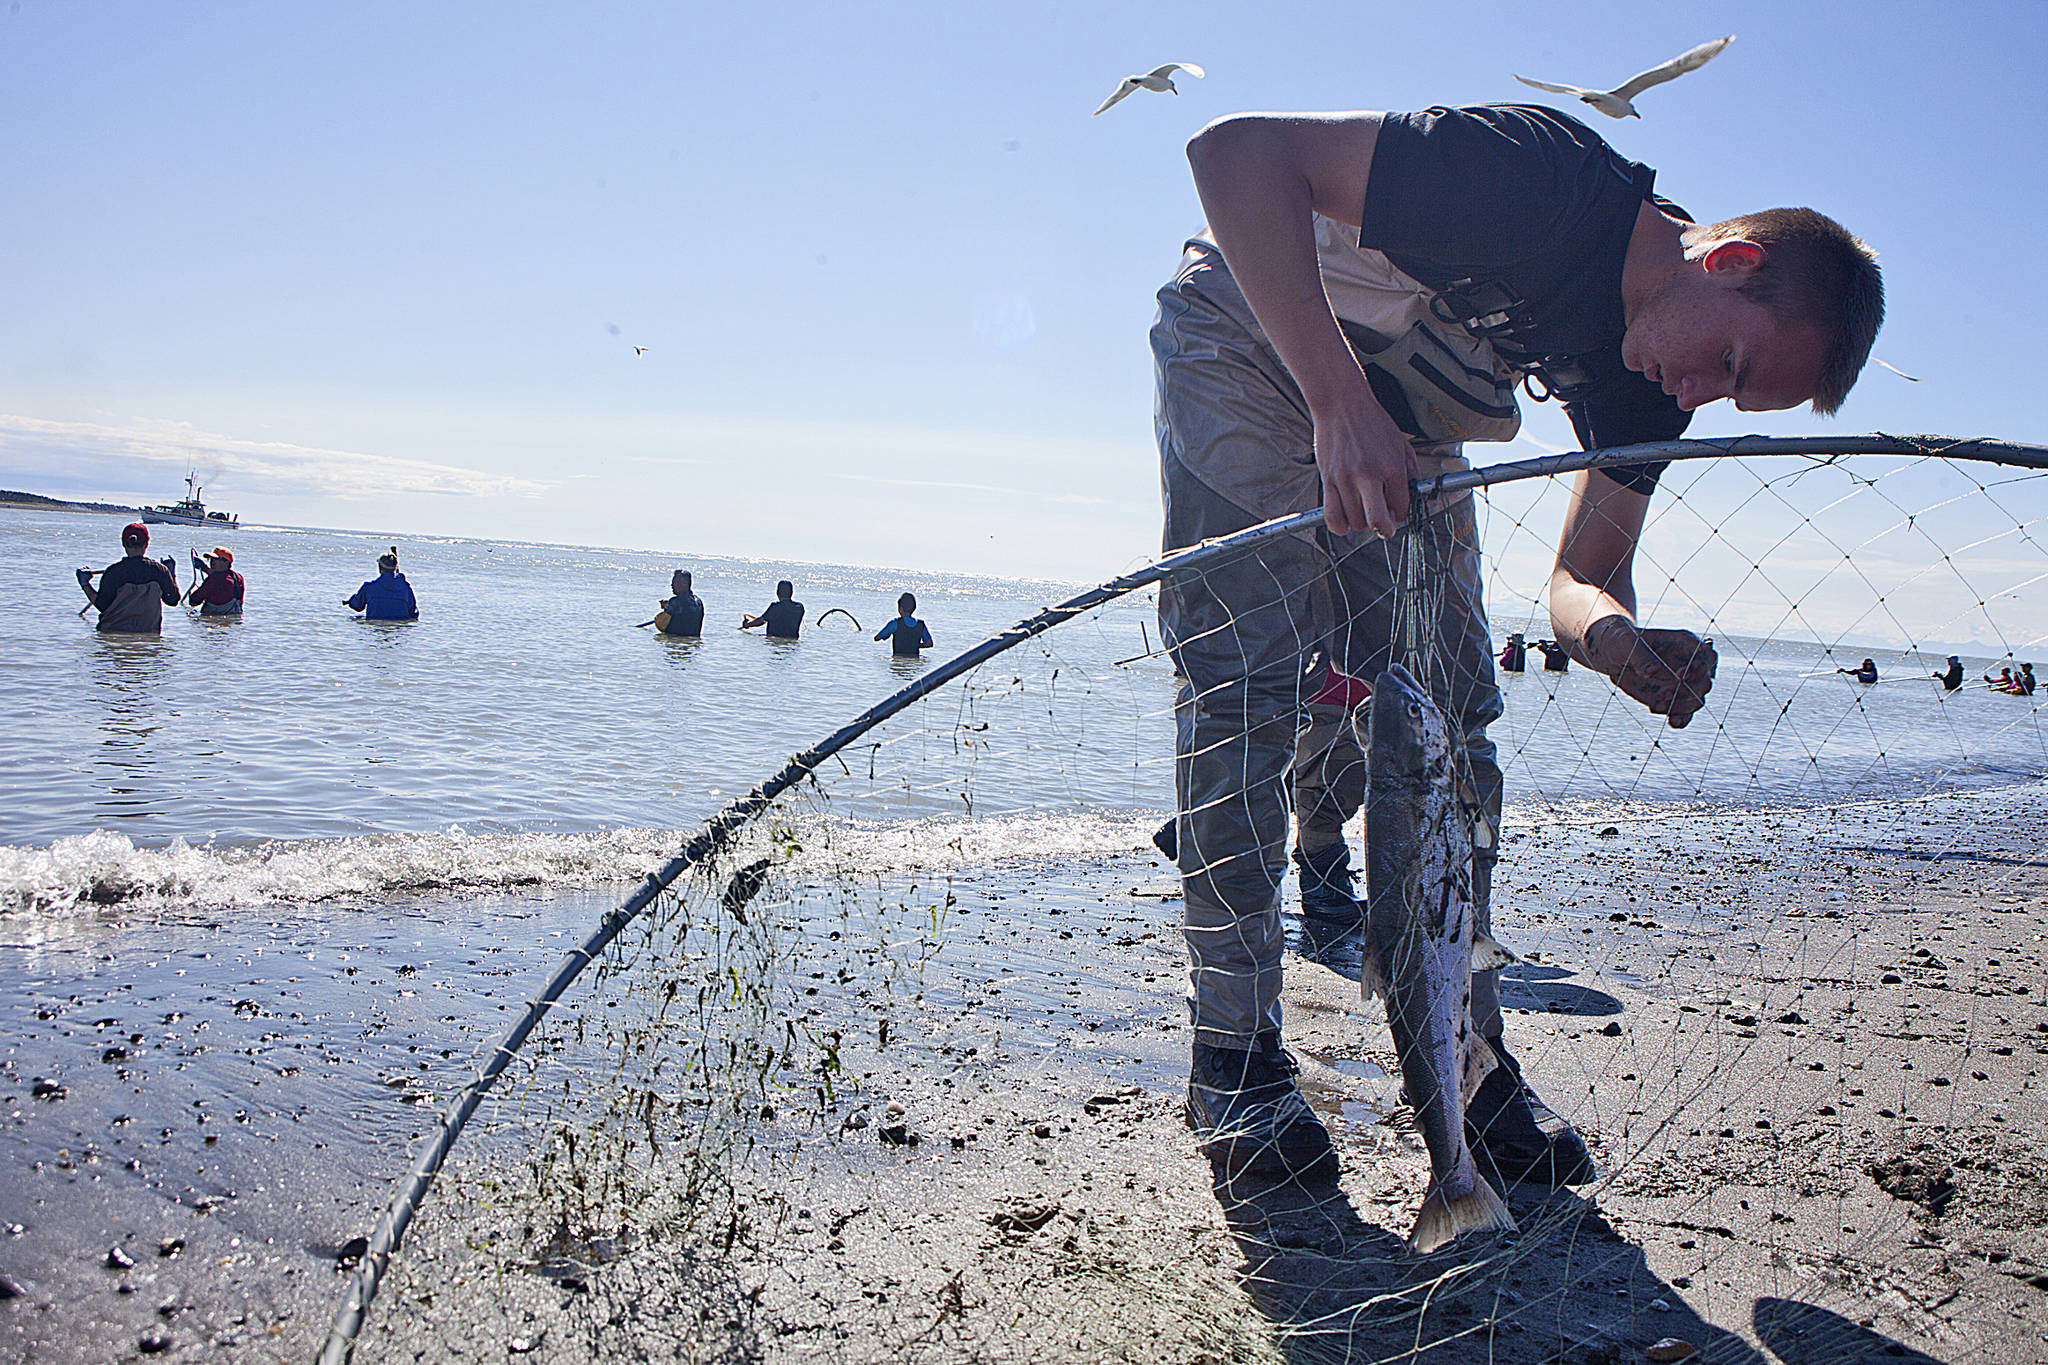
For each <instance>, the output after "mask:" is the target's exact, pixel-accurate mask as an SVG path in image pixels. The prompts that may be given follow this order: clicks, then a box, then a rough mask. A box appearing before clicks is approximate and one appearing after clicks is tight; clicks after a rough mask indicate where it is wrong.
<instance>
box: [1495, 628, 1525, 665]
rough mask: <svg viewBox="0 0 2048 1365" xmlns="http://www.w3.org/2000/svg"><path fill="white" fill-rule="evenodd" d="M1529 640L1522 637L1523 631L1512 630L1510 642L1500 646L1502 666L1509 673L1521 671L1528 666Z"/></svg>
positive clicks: (1509, 635)
mask: <svg viewBox="0 0 2048 1365" xmlns="http://www.w3.org/2000/svg"><path fill="white" fill-rule="evenodd" d="M1528 662H1529V642H1528V641H1527V640H1524V639H1523V638H1522V632H1521V631H1519V630H1517V631H1511V632H1509V634H1508V642H1507V643H1506V644H1504V645H1502V646H1501V647H1500V666H1501V668H1502V670H1503V671H1505V672H1508V673H1520V672H1521V671H1522V670H1523V669H1524V668H1526V667H1527V666H1528Z"/></svg>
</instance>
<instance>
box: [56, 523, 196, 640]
mask: <svg viewBox="0 0 2048 1365" xmlns="http://www.w3.org/2000/svg"><path fill="white" fill-rule="evenodd" d="M121 549H122V551H123V552H124V554H123V557H122V558H120V559H117V560H115V561H114V562H113V563H112V564H109V565H108V566H107V567H106V568H104V569H102V570H100V572H99V580H100V585H99V587H98V588H97V589H95V588H94V587H93V585H92V580H93V571H92V570H91V569H80V570H79V571H78V586H79V587H80V588H81V589H82V590H83V591H84V592H85V600H86V601H87V602H89V603H91V604H92V605H93V606H95V607H98V608H99V612H100V619H99V629H101V630H103V631H105V632H106V633H107V634H109V635H115V634H122V635H161V634H162V633H163V629H164V608H165V607H175V606H177V605H178V571H177V570H176V569H175V568H173V567H172V565H171V561H170V560H168V559H161V560H157V559H151V558H149V528H148V527H147V526H144V525H143V524H142V523H141V522H139V521H131V522H129V523H128V524H127V525H126V526H125V527H123V528H122V529H121Z"/></svg>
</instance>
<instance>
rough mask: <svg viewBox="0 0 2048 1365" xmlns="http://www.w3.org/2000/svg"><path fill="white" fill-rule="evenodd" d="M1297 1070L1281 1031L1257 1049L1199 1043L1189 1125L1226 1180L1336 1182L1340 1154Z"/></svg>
mask: <svg viewBox="0 0 2048 1365" xmlns="http://www.w3.org/2000/svg"><path fill="white" fill-rule="evenodd" d="M1295 1071H1296V1068H1295V1065H1294V1059H1293V1058H1292V1057H1290V1056H1288V1055H1287V1050H1286V1049H1285V1048H1283V1047H1281V1046H1280V1035H1279V1034H1278V1033H1277V1032H1274V1031H1270V1030H1269V1031H1267V1032H1265V1033H1261V1034H1260V1035H1259V1045H1258V1047H1257V1048H1256V1049H1254V1050H1252V1051H1243V1050H1240V1049H1236V1048H1226V1047H1216V1046H1213V1045H1212V1044H1209V1043H1203V1042H1197V1043H1196V1044H1195V1053H1194V1066H1193V1070H1192V1074H1191V1075H1190V1076H1189V1077H1188V1102H1187V1119H1188V1127H1189V1128H1191V1129H1193V1130H1194V1134H1195V1141H1196V1144H1197V1145H1198V1146H1200V1147H1201V1149H1202V1154H1203V1155H1204V1156H1206V1157H1208V1158H1209V1159H1210V1160H1211V1161H1212V1162H1214V1163H1216V1164H1217V1165H1218V1166H1220V1167H1221V1168H1222V1170H1223V1173H1224V1177H1225V1178H1226V1179H1231V1180H1234V1179H1236V1178H1238V1177H1241V1176H1247V1175H1249V1176H1255V1177H1257V1178H1259V1179H1262V1180H1269V1181H1278V1180H1287V1179H1294V1180H1310V1179H1324V1180H1332V1179H1335V1178H1336V1175H1337V1151H1336V1148H1334V1147H1333V1146H1331V1145H1330V1133H1329V1130H1328V1129H1326V1128H1324V1127H1323V1121H1322V1120H1321V1119H1319V1118H1317V1117H1316V1113H1315V1110H1313V1109H1311V1108H1309V1106H1308V1101H1307V1100H1305V1099H1303V1098H1302V1095H1301V1087H1300V1086H1298V1085H1296V1084H1295V1080H1294V1077H1295Z"/></svg>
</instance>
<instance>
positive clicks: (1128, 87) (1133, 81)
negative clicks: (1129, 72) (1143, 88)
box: [1089, 76, 1138, 118]
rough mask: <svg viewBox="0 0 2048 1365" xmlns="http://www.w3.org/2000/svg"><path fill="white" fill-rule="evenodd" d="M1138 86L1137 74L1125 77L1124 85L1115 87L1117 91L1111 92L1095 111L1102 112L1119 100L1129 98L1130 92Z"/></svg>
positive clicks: (1092, 115)
mask: <svg viewBox="0 0 2048 1365" xmlns="http://www.w3.org/2000/svg"><path fill="white" fill-rule="evenodd" d="M1137 88H1138V78H1137V77H1136V76H1126V77H1124V83H1123V84H1122V85H1119V86H1118V87H1117V88H1116V89H1115V91H1113V92H1112V93H1111V94H1110V97H1109V98H1108V99H1106V100H1104V101H1103V102H1102V103H1101V104H1099V105H1097V106H1096V107H1095V113H1096V114H1099V113H1101V112H1102V111H1103V110H1104V109H1107V108H1109V106H1110V105H1112V104H1115V103H1116V102H1117V101H1118V100H1121V99H1127V98H1129V96H1130V93H1131V92H1132V91H1133V90H1136V89H1137ZM1089 117H1090V118H1093V117H1095V114H1090V115H1089Z"/></svg>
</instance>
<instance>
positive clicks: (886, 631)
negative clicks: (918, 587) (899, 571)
mask: <svg viewBox="0 0 2048 1365" xmlns="http://www.w3.org/2000/svg"><path fill="white" fill-rule="evenodd" d="M875 638H876V639H877V640H887V641H889V642H890V644H889V648H890V649H891V650H893V651H894V652H895V654H896V657H897V658H899V659H915V658H916V657H917V652H918V651H919V650H921V649H930V648H931V647H932V632H931V629H930V628H929V627H928V626H926V625H925V623H924V622H922V621H920V620H918V619H917V594H916V593H910V592H907V593H904V594H903V596H901V597H899V598H897V599H896V619H895V620H893V621H890V622H888V623H886V624H885V625H884V626H883V627H882V628H881V629H880V630H878V631H876V632H875Z"/></svg>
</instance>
